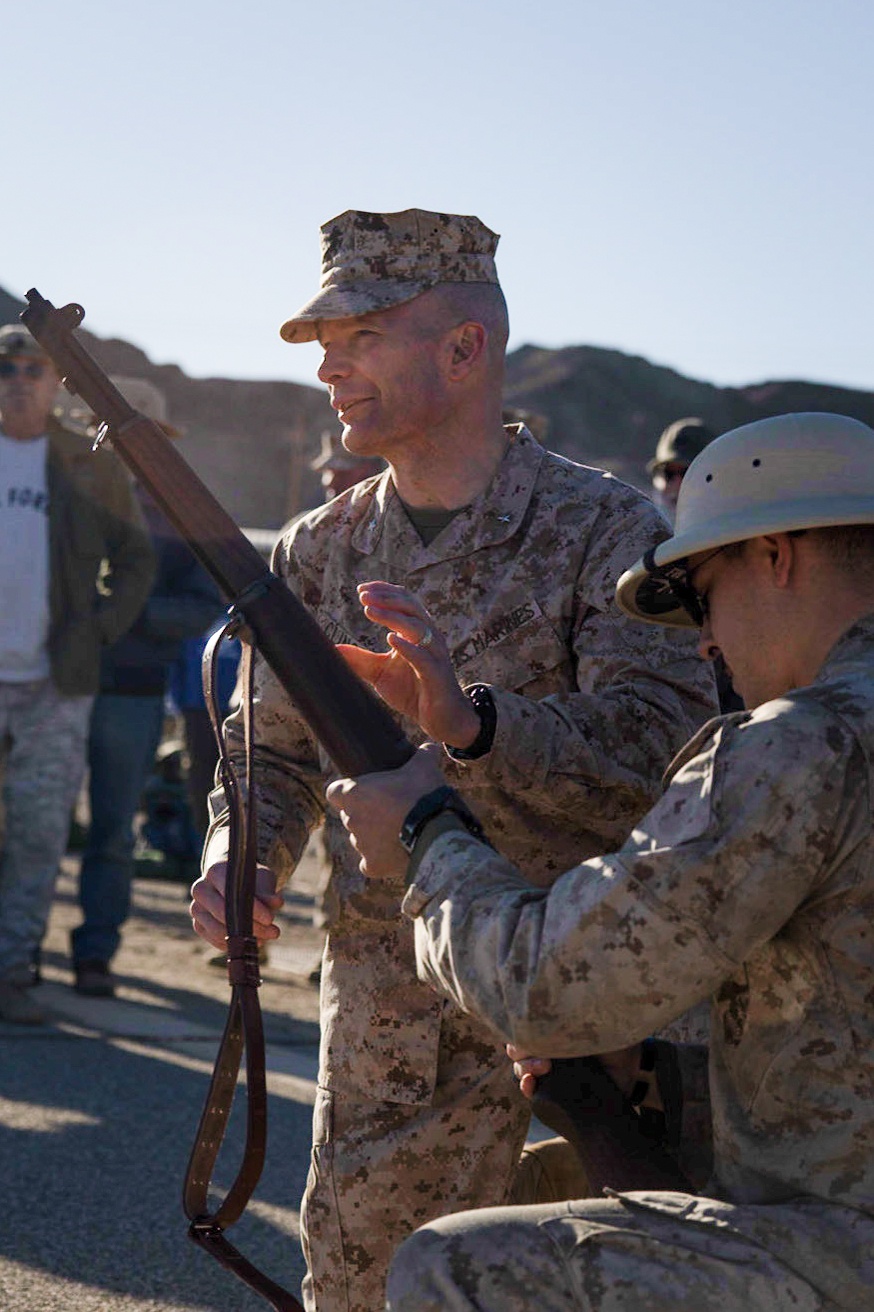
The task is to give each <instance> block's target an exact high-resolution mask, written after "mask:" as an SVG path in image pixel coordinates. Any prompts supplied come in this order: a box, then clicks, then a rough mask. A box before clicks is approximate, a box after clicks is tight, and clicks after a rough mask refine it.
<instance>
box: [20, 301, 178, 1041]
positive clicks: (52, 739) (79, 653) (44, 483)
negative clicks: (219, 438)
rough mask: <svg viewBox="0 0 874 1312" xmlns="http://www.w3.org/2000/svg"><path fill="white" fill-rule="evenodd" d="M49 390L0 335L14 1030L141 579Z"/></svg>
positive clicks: (137, 519)
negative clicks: (102, 701) (97, 711)
mask: <svg viewBox="0 0 874 1312" xmlns="http://www.w3.org/2000/svg"><path fill="white" fill-rule="evenodd" d="M59 382H60V379H59V377H58V374H57V371H56V369H55V367H54V365H53V363H52V361H51V360H50V359H49V358H48V357H47V356H46V355H45V354H44V353H43V351H42V350H41V348H40V347H39V345H38V343H37V342H36V341H35V340H34V338H33V337H31V335H30V333H28V332H27V331H26V330H25V329H24V328H22V327H20V326H19V325H16V324H7V325H5V326H4V327H2V328H0V752H2V754H3V757H4V758H5V759H4V770H3V804H4V813H5V828H4V833H3V838H2V845H0V1021H8V1022H15V1023H19V1024H38V1023H40V1022H41V1021H42V1020H44V1018H45V1017H44V1012H43V1009H42V1007H41V1005H40V1004H39V1003H38V1002H37V1001H36V1000H35V998H34V997H33V995H32V994H29V993H28V992H27V989H28V986H29V985H30V984H32V983H34V982H36V979H37V978H38V974H37V972H36V971H35V968H34V959H35V955H36V953H37V951H38V948H39V944H40V941H41V939H42V936H43V933H44V931H45V924H46V919H47V917H48V912H49V907H50V905H51V898H52V892H53V889H54V881H55V873H56V871H57V868H58V862H59V860H60V858H61V855H62V854H63V851H64V847H65V843H66V837H67V831H68V827H69V817H70V810H71V808H72V805H73V802H74V800H75V797H76V793H77V792H78V789H79V784H80V782H81V779H82V773H83V770H84V763H85V743H86V739H87V731H88V718H89V714H90V710H91V704H92V701H93V698H94V693H95V691H96V689H97V680H98V666H99V657H100V651H101V649H102V647H103V646H104V645H105V644H106V643H108V642H114V641H115V640H116V638H118V637H119V636H120V635H121V634H122V633H123V632H125V630H126V629H127V628H128V627H129V626H130V625H131V624H132V623H133V621H134V619H135V618H136V616H137V614H138V613H139V611H140V609H141V607H142V605H143V603H144V601H145V599H146V596H147V595H148V591H149V587H150V584H151V581H152V576H153V571H154V556H153V551H152V547H151V543H150V540H149V537H148V534H147V532H146V530H145V526H144V524H143V522H142V519H141V516H140V513H139V510H138V509H137V507H136V505H135V502H134V500H133V497H132V492H131V485H130V482H129V480H128V478H127V475H126V474H125V471H124V469H123V467H122V466H121V464H120V463H119V461H118V459H117V457H116V456H114V455H112V454H111V453H110V452H109V451H100V452H98V453H96V454H94V453H92V452H91V451H90V449H89V442H88V441H87V439H85V438H83V437H80V436H78V435H77V434H74V433H71V432H69V431H67V430H66V429H64V428H62V427H61V426H60V424H58V423H57V421H56V420H55V419H54V418H53V417H52V405H53V403H54V400H55V395H56V393H57V389H58V385H59ZM98 580H100V586H99V587H98Z"/></svg>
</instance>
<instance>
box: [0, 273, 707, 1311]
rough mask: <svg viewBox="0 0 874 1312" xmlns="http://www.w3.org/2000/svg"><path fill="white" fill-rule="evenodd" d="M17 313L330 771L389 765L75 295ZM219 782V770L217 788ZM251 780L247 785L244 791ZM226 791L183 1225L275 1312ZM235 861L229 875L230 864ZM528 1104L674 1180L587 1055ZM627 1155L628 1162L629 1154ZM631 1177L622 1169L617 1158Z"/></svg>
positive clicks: (648, 1171) (249, 838)
mask: <svg viewBox="0 0 874 1312" xmlns="http://www.w3.org/2000/svg"><path fill="white" fill-rule="evenodd" d="M27 301H28V308H27V309H26V310H24V311H23V313H22V315H21V319H22V322H23V323H24V324H25V326H26V327H27V328H28V329H29V331H30V332H31V333H32V334H33V336H34V337H35V338H36V340H37V341H38V342H39V344H40V346H41V347H42V348H43V350H44V351H45V352H46V354H47V355H48V356H49V357H50V358H51V359H52V360H53V361H54V363H55V366H56V367H57V369H58V372H59V374H60V375H61V378H62V379H63V381H64V384H65V386H66V387H67V389H68V390H69V391H70V392H73V393H75V394H77V395H78V396H80V397H81V398H82V400H83V401H85V403H86V404H87V405H88V406H89V408H90V409H91V410H92V411H93V413H94V415H95V417H96V418H97V420H98V421H99V423H100V427H99V429H98V433H97V439H96V442H95V446H98V445H99V444H100V443H102V442H105V441H111V444H112V447H113V449H114V450H115V451H117V453H118V455H119V456H120V457H121V459H122V460H123V461H124V462H125V464H126V465H127V466H128V467H129V468H130V469H131V470H132V472H133V473H134V474H135V476H136V477H137V479H138V480H139V481H140V483H141V484H142V485H143V486H144V487H145V488H146V489H147V490H148V492H149V493H150V494H151V496H152V497H153V498H154V500H155V501H156V502H157V504H158V506H159V507H160V508H161V510H162V511H163V512H164V514H165V515H166V517H167V519H168V520H169V521H170V523H171V524H173V525H174V527H175V528H176V529H177V530H178V532H179V533H180V535H181V536H182V538H183V539H184V540H185V541H186V542H187V543H188V545H189V547H190V548H191V550H192V552H193V553H194V555H195V556H196V557H197V559H198V560H199V561H200V562H201V564H202V565H203V567H204V568H205V569H206V571H207V573H209V574H210V575H211V576H212V578H213V579H215V581H216V583H217V584H218V586H219V588H220V589H221V590H222V592H223V593H224V595H225V597H226V598H227V600H228V602H229V613H230V615H231V616H232V619H233V620H235V621H236V623H237V624H238V626H241V627H242V626H243V625H244V626H245V629H243V633H244V635H245V636H246V638H247V641H248V640H249V639H250V638H251V642H252V644H253V645H254V646H255V647H257V648H258V650H259V651H260V653H261V655H262V656H263V658H264V660H265V661H266V662H267V664H268V665H269V666H270V668H271V670H272V671H273V673H274V674H275V675H276V677H277V679H278V680H279V682H280V683H281V684H282V686H283V688H284V689H285V691H286V692H287V693H288V695H289V697H290V698H291V699H292V701H293V702H294V703H295V704H296V706H297V707H298V710H299V711H300V713H301V715H302V716H303V717H304V719H305V720H306V722H307V723H308V725H309V726H310V728H311V729H312V731H313V733H314V734H315V736H316V737H317V738H318V740H319V741H320V742H321V744H322V746H323V747H324V749H325V751H326V752H327V753H328V755H329V756H330V758H331V760H332V761H333V762H334V764H335V765H336V766H337V768H338V770H339V771H340V772H341V773H342V774H344V775H349V776H356V775H360V774H368V773H371V772H373V771H380V770H391V769H396V768H397V767H398V766H401V765H403V764H404V762H406V761H408V760H409V759H410V757H411V756H412V754H413V750H414V749H413V747H412V744H411V743H410V742H409V740H408V739H407V738H406V737H405V735H404V734H403V733H402V731H401V729H400V727H399V726H398V724H397V723H396V721H395V720H394V718H393V716H392V714H391V712H390V711H389V710H388V708H387V707H386V706H385V704H384V703H383V702H381V701H380V700H379V699H378V698H377V697H376V695H375V694H374V693H373V692H372V691H371V689H370V688H369V687H368V686H367V685H366V684H365V683H363V682H362V681H361V680H360V679H359V678H358V677H357V675H355V674H354V673H353V672H352V670H351V669H350V668H349V666H348V665H347V664H346V662H345V661H344V660H343V658H342V657H341V656H340V655H339V653H338V652H337V651H336V649H335V647H334V646H333V644H332V643H331V642H330V641H329V639H328V638H327V637H326V635H325V634H324V633H323V632H322V630H321V629H320V627H319V625H318V624H317V623H316V621H315V619H314V618H313V617H312V615H311V614H310V612H309V611H308V610H307V609H306V607H305V606H304V605H303V604H302V603H301V602H300V601H299V600H298V599H297V597H295V595H294V594H293V593H292V592H291V591H290V590H289V589H288V588H287V587H286V586H285V584H284V583H283V582H282V580H281V579H279V578H278V577H277V576H276V575H275V574H273V573H272V572H271V571H270V570H269V569H268V567H267V566H266V564H265V563H264V561H263V559H262V558H261V555H260V554H259V552H258V551H257V550H256V548H255V547H254V546H252V544H251V543H250V542H249V540H248V538H247V537H246V536H245V534H244V533H243V532H242V531H241V530H240V529H239V528H238V527H237V525H236V524H235V523H234V521H233V520H232V519H231V517H230V515H228V514H227V512H226V511H225V510H224V509H223V508H222V507H221V505H220V504H219V503H218V501H217V500H216V499H215V497H214V496H213V495H212V493H211V492H210V491H209V489H208V488H206V487H205V486H204V484H203V483H202V482H201V480H200V479H199V478H198V477H197V475H196V474H195V473H194V471H193V470H192V469H191V467H190V466H189V465H188V463H187V462H186V461H185V459H184V458H183V457H182V456H181V455H180V454H179V452H178V451H177V450H176V447H175V446H174V445H173V443H172V442H171V441H170V440H169V439H168V438H167V436H166V434H165V433H164V432H163V431H162V429H161V428H160V427H159V425H158V424H157V423H155V422H154V421H153V420H151V419H147V418H146V417H145V416H144V415H142V414H140V413H139V412H138V411H136V410H135V409H134V408H133V407H132V406H131V405H130V404H129V403H128V402H127V401H126V400H125V398H124V397H123V396H122V394H121V392H120V391H119V390H118V388H116V387H115V386H114V384H113V383H112V381H111V380H110V379H109V377H108V376H107V375H106V373H105V372H104V371H103V369H101V368H100V366H99V365H98V364H97V362H96V360H94V359H93V357H92V356H91V355H90V354H89V352H88V351H87V350H86V349H85V347H84V346H83V345H82V343H81V341H79V340H78V339H77V338H76V337H75V336H74V330H75V329H76V328H78V327H79V325H80V324H81V323H82V320H83V319H84V317H85V312H84V310H83V309H82V307H81V305H75V304H73V305H66V306H64V307H63V308H61V309H56V308H55V306H53V305H52V303H51V302H50V301H47V300H45V299H44V297H42V296H41V295H40V294H39V292H38V291H36V290H35V289H33V290H31V291H29V292H28V293H27ZM227 790H228V783H227V781H226V791H227ZM251 791H252V790H250V795H251ZM234 796H237V799H238V800H239V797H238V794H234V793H233V790H232V792H231V794H229V803H230V811H231V847H232V852H233V848H234V846H235V834H236V839H237V844H238V850H237V858H238V859H237V861H236V862H235V861H229V873H228V887H227V892H226V917H227V925H228V973H229V977H230V982H231V986H232V1001H231V1010H230V1014H229V1018H228V1025H227V1028H226V1030H225V1035H224V1038H223V1040H222V1049H221V1051H220V1053H219V1058H218V1060H217V1063H216V1070H215V1073H214V1075H213V1080H212V1085H211V1088H210V1094H209V1097H208V1099H207V1104H206V1106H205V1108H204V1112H203V1115H202V1117H201V1122H200V1126H199V1129H198V1136H197V1142H196V1143H195V1147H194V1150H193V1152H192V1157H191V1161H190V1162H189V1171H188V1175H187V1178H186V1182H185V1187H184V1191H183V1201H184V1206H185V1211H186V1215H187V1216H188V1219H189V1221H190V1223H191V1224H190V1227H189V1234H190V1236H191V1238H192V1239H193V1240H195V1242H197V1243H198V1244H199V1245H200V1246H201V1247H204V1248H206V1249H207V1251H208V1252H210V1253H212V1255H213V1256H214V1257H216V1258H217V1260H218V1261H220V1262H221V1263H222V1264H223V1265H224V1266H226V1267H227V1268H228V1269H229V1270H231V1271H233V1272H234V1274H235V1275H237V1276H239V1277H240V1279H242V1280H243V1281H245V1282H246V1283H247V1284H249V1285H250V1286H251V1287H252V1288H253V1289H255V1290H256V1291H257V1292H258V1293H259V1294H261V1295H262V1296H263V1297H264V1298H266V1299H267V1301H268V1302H270V1303H271V1305H272V1306H273V1307H274V1308H275V1309H276V1312H302V1309H301V1308H300V1304H299V1303H298V1301H297V1299H295V1298H294V1297H293V1295H291V1294H289V1293H288V1292H287V1291H286V1290H284V1289H282V1288H280V1286H278V1285H276V1284H275V1283H274V1282H273V1281H271V1280H269V1279H268V1277H266V1276H265V1275H264V1274H263V1273H262V1272H260V1271H258V1270H257V1268H255V1267H254V1266H253V1265H252V1264H251V1263H250V1262H248V1261H247V1259H246V1258H244V1257H243V1256H242V1254H241V1253H240V1252H239V1251H238V1250H237V1249H236V1248H234V1247H233V1245H231V1244H230V1243H229V1241H228V1240H227V1239H226V1237H225V1235H224V1230H225V1229H226V1228H227V1227H228V1226H229V1225H232V1224H233V1223H234V1222H235V1221H236V1220H238V1218H239V1216H240V1215H241V1214H242V1212H243V1210H244V1208H245V1206H246V1203H247V1202H248V1200H249V1198H250V1197H251V1194H252V1192H253V1190H254V1188H255V1185H256V1184H257V1182H258V1179H259V1177H260V1174H261V1168H262V1166H263V1160H264V1153H265V1149H266V1088H265V1080H264V1038H263V1032H262V1030H261V1018H260V1009H259V1007H258V1001H257V986H258V984H259V983H260V980H259V979H258V968H257V943H256V941H255V939H254V937H253V936H252V919H251V914H252V901H253V898H254V867H255V857H254V832H253V823H252V819H251V817H252V814H253V811H252V806H251V805H250V806H249V807H248V809H247V814H246V818H245V820H243V821H240V820H239V818H238V819H237V822H236V823H235V814H234ZM235 866H236V867H237V872H238V873H237V874H236V875H235V873H234V867H235ZM244 1046H245V1051H246V1068H247V1092H248V1102H247V1138H246V1146H245V1153H244V1161H243V1165H242V1166H241V1168H240V1171H239V1173H238V1175H237V1178H236V1180H235V1182H234V1184H233V1185H232V1186H231V1188H230V1190H229V1191H228V1193H227V1195H226V1197H225V1200H224V1202H223V1203H222V1204H221V1206H220V1207H219V1208H218V1209H217V1210H215V1211H213V1212H210V1210H209V1207H208V1203H207V1193H208V1188H209V1180H210V1175H211V1172H212V1167H213V1165H214V1162H215V1159H216V1157H217V1154H218V1150H219V1147H220V1145H221V1142H222V1138H223V1135H224V1129H225V1126H226V1122H227V1117H228V1113H229V1110H230V1102H231V1098H232V1096H233V1090H234V1086H235V1084H236V1078H237V1072H238V1070H239V1065H240V1056H241V1053H242V1049H243V1047H244ZM534 1106H535V1111H536V1112H537V1114H538V1115H539V1116H540V1118H541V1120H543V1121H544V1122H545V1123H546V1124H548V1125H551V1126H552V1127H553V1128H555V1129H556V1130H558V1131H559V1132H560V1133H562V1134H564V1135H565V1136H566V1137H568V1138H569V1139H570V1141H571V1142H572V1143H573V1144H574V1146H575V1148H576V1149H577V1151H578V1153H579V1154H580V1157H581V1159H582V1162H583V1165H584V1167H585V1169H586V1172H587V1175H588V1176H589V1178H590V1181H591V1182H592V1183H593V1185H595V1187H598V1188H599V1187H600V1183H602V1182H603V1183H606V1184H611V1185H614V1187H618V1188H630V1187H637V1188H653V1187H658V1186H662V1187H667V1188H680V1187H685V1181H684V1180H683V1178H682V1176H680V1175H679V1172H678V1171H677V1169H676V1167H675V1165H674V1163H673V1159H671V1158H670V1157H668V1156H667V1155H666V1154H662V1153H661V1152H660V1150H659V1148H658V1147H657V1146H655V1145H654V1144H653V1143H652V1141H651V1140H648V1139H643V1138H642V1136H641V1134H640V1130H639V1127H638V1121H637V1117H636V1116H635V1114H634V1111H633V1109H632V1108H631V1106H630V1104H629V1103H627V1101H626V1100H625V1099H623V1097H622V1095H621V1094H619V1091H618V1090H617V1088H616V1086H615V1084H614V1083H613V1081H612V1080H611V1079H610V1077H609V1076H608V1075H607V1073H606V1072H605V1071H604V1069H603V1067H602V1066H601V1065H600V1063H599V1062H598V1061H597V1060H596V1059H595V1058H574V1059H562V1060H560V1061H555V1062H553V1070H552V1072H551V1073H550V1075H548V1076H545V1077H544V1078H543V1079H541V1080H540V1081H539V1082H538V1096H537V1098H536V1099H535V1104H534ZM632 1163H633V1165H632ZM630 1167H631V1174H630V1175H629V1168H630Z"/></svg>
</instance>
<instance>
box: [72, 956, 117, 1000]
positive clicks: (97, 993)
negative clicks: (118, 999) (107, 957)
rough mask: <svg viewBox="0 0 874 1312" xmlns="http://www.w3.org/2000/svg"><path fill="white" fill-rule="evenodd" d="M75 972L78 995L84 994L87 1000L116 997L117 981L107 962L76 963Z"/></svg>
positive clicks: (89, 961)
mask: <svg viewBox="0 0 874 1312" xmlns="http://www.w3.org/2000/svg"><path fill="white" fill-rule="evenodd" d="M73 970H74V971H75V974H76V983H75V984H74V986H73V987H74V988H75V990H76V992H77V993H84V994H85V996H86V997H87V998H114V997H115V980H114V979H113V978H112V975H111V974H110V973H109V966H108V965H107V963H106V962H105V961H96V960H88V961H74V962H73Z"/></svg>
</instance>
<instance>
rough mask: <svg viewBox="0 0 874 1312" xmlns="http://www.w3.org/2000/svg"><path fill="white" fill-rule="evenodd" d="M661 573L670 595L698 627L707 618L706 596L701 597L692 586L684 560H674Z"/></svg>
mask: <svg viewBox="0 0 874 1312" xmlns="http://www.w3.org/2000/svg"><path fill="white" fill-rule="evenodd" d="M663 573H664V576H665V582H666V583H667V585H668V587H669V588H670V591H671V596H672V597H673V598H674V600H675V601H678V602H679V603H680V605H681V606H682V607H683V610H684V611H685V612H686V614H687V615H688V616H689V618H690V620H691V621H692V623H693V624H694V625H696V627H697V628H699V629H700V628H701V625H702V624H703V623H704V621H705V619H706V618H707V598H706V597H702V596H701V594H700V593H699V592H696V591H695V589H694V588H693V587H692V584H691V582H690V579H689V568H688V565H687V564H686V561H685V560H678V561H675V562H674V564H672V565H668V566H667V567H666V568H665V569H664V570H663Z"/></svg>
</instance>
